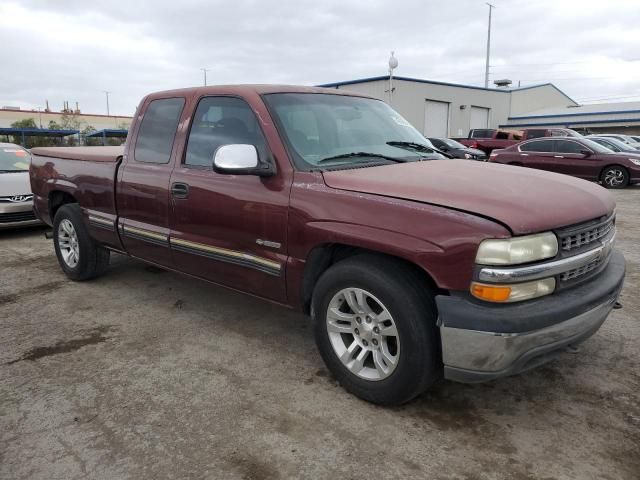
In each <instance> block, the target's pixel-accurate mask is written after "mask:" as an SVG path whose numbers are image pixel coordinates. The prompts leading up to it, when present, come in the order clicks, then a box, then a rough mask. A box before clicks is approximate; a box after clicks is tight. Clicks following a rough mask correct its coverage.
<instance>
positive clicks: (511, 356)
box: [440, 298, 616, 382]
mask: <svg viewBox="0 0 640 480" xmlns="http://www.w3.org/2000/svg"><path fill="white" fill-rule="evenodd" d="M615 301H616V299H615V298H611V299H609V300H607V302H606V303H603V304H602V305H599V306H598V307H596V308H594V309H592V310H589V311H588V312H585V313H583V314H581V315H578V316H577V317H574V318H571V319H569V320H566V321H564V322H561V323H558V324H556V325H552V326H550V327H546V328H542V329H540V330H536V331H533V332H526V333H493V332H480V331H474V330H464V329H460V328H450V327H441V329H440V335H441V338H442V346H443V348H442V350H443V362H444V365H445V377H446V378H449V379H451V380H457V381H461V382H482V381H485V380H490V379H493V378H498V377H503V376H507V375H512V374H515V373H520V372H523V371H525V370H529V369H530V368H534V367H536V366H538V365H540V364H542V363H544V362H546V361H548V360H551V359H552V358H553V356H554V355H555V354H557V353H560V352H561V351H562V350H563V349H565V348H566V347H567V346H569V345H575V344H577V343H579V342H581V341H583V340H586V339H587V338H589V337H590V336H591V335H593V334H594V333H595V332H596V331H597V330H598V329H599V328H600V326H601V325H602V323H603V322H604V321H605V320H606V318H607V316H608V315H609V312H611V309H612V308H613V305H614V303H615Z"/></svg>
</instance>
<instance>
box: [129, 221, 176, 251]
mask: <svg viewBox="0 0 640 480" xmlns="http://www.w3.org/2000/svg"><path fill="white" fill-rule="evenodd" d="M122 232H123V233H124V235H125V236H127V237H130V238H135V239H136V240H142V241H143V242H148V243H153V244H155V245H162V246H163V247H168V246H169V237H168V236H166V235H162V234H160V233H155V232H150V231H149V230H143V229H142V228H135V227H130V226H128V225H124V226H123V227H122Z"/></svg>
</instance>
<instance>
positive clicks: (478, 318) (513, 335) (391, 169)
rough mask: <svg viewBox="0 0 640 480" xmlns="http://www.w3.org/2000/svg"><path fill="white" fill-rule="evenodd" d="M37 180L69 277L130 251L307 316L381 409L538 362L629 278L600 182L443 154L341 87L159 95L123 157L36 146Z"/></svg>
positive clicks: (591, 328) (336, 366)
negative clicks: (435, 387) (443, 381)
mask: <svg viewBox="0 0 640 480" xmlns="http://www.w3.org/2000/svg"><path fill="white" fill-rule="evenodd" d="M30 174H31V185H32V189H33V193H34V204H35V210H36V212H37V215H38V216H39V217H40V218H42V219H43V220H44V221H45V222H47V223H48V224H49V225H51V226H52V227H53V239H54V246H55V251H56V255H57V257H58V261H59V263H60V266H61V268H62V270H63V271H64V272H65V273H66V275H67V276H68V277H69V278H71V279H72V280H88V279H90V278H93V277H96V276H98V275H99V274H101V273H102V272H104V271H105V269H106V268H107V265H108V262H109V254H110V252H118V253H121V254H126V255H130V256H132V257H135V258H138V259H141V260H143V261H145V262H149V263H151V264H155V265H159V266H161V267H163V268H166V269H171V270H175V271H177V272H181V273H185V274H188V275H191V276H194V277H198V278H201V279H204V280H207V281H209V282H212V283H216V284H220V285H224V286H226V287H229V288H232V289H236V290H240V291H243V292H246V293H249V294H251V295H255V296H258V297H261V298H264V299H266V300H269V301H272V302H277V303H280V304H283V305H287V306H289V307H292V308H295V309H298V310H300V311H302V312H305V313H307V314H309V315H310V316H311V318H312V320H313V322H314V332H315V337H316V342H317V345H318V348H319V351H320V353H321V355H322V357H323V359H324V361H325V362H326V364H327V366H328V368H329V369H330V370H331V372H332V374H333V375H334V376H335V378H337V379H338V380H339V381H340V382H341V383H342V384H343V385H344V386H345V387H346V388H347V389H348V390H349V391H351V392H353V393H355V394H356V395H358V396H360V397H361V398H364V399H366V400H369V401H372V402H376V403H380V404H387V405H390V404H400V403H403V402H406V401H408V400H410V399H411V398H413V397H415V396H416V395H418V394H419V393H421V392H422V391H424V390H425V389H427V388H428V387H430V386H431V385H432V384H433V383H434V382H435V381H437V380H438V379H439V378H441V377H442V376H444V377H446V378H449V379H452V380H457V381H463V382H478V381H485V380H489V379H493V378H497V377H502V376H505V375H511V374H515V373H518V372H521V371H524V370H527V369H529V368H532V367H534V366H536V365H539V364H540V363H542V362H544V361H546V360H548V359H549V358H551V357H552V356H553V355H554V354H556V353H559V352H562V351H564V349H566V347H567V346H569V345H574V344H577V343H579V342H580V341H582V340H584V339H586V338H588V337H589V336H591V335H592V334H593V333H594V332H595V331H596V330H598V328H599V327H600V325H601V324H602V323H603V322H604V321H605V319H606V317H607V316H608V314H609V312H610V311H611V309H612V308H613V306H614V304H615V302H616V299H617V297H618V294H619V292H620V289H621V288H622V283H623V279H624V274H625V264H624V258H623V257H622V255H621V254H620V253H619V252H618V251H616V250H615V249H613V243H614V237H615V203H614V200H613V199H612V197H611V195H610V194H609V193H608V192H607V191H606V190H604V189H603V188H601V187H599V186H597V185H594V184H591V183H588V182H585V181H583V180H579V179H575V178H571V177H568V176H565V175H557V174H554V173H548V172H537V171H533V170H528V169H522V168H514V167H509V166H504V165H495V164H488V163H481V162H470V161H466V160H443V159H442V157H441V156H440V155H438V154H437V153H434V152H433V150H432V149H431V148H429V145H427V144H425V140H424V137H423V136H422V135H421V134H420V133H419V132H417V131H416V130H415V129H414V128H413V127H412V126H411V125H410V124H409V123H408V122H407V121H406V120H405V119H403V118H402V117H401V116H400V115H399V114H397V113H396V112H395V111H393V110H392V109H391V108H390V107H389V106H388V105H387V104H385V103H384V102H382V101H379V100H376V99H373V98H367V97H364V96H358V95H355V94H352V93H348V92H343V91H341V90H325V89H320V88H305V87H284V86H226V87H205V88H193V89H185V90H174V91H167V92H161V93H155V94H152V95H149V96H147V97H146V98H144V100H143V101H142V102H141V103H140V105H139V107H138V109H137V111H136V114H135V118H134V122H133V124H132V126H131V130H130V134H129V137H128V139H127V142H126V144H125V146H124V149H119V148H112V147H87V148H35V149H34V150H33V160H32V164H31V169H30ZM129 321H135V319H134V318H131V319H129ZM285 351H286V350H283V353H284V352H285Z"/></svg>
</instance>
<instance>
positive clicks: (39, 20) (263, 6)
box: [0, 0, 640, 114]
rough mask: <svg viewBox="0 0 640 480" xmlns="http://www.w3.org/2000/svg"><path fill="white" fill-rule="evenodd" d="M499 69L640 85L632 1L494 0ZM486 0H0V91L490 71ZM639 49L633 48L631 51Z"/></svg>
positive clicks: (574, 89) (116, 107)
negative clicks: (393, 60) (391, 68)
mask: <svg viewBox="0 0 640 480" xmlns="http://www.w3.org/2000/svg"><path fill="white" fill-rule="evenodd" d="M494 3H495V4H496V5H497V7H498V8H497V9H496V10H495V12H494V13H495V14H494V24H493V26H494V28H493V37H492V45H493V48H492V65H493V67H492V77H493V78H503V77H507V78H511V79H512V80H514V81H515V82H517V81H518V80H519V81H521V82H522V84H523V85H526V84H532V83H540V82H545V81H552V82H554V83H555V84H556V85H558V86H559V87H560V88H561V89H563V90H564V91H566V93H568V94H569V95H571V96H572V97H574V98H577V99H589V98H602V97H616V96H628V95H629V96H630V95H638V96H639V97H638V98H640V91H639V89H638V83H637V80H636V79H637V78H638V77H639V76H640V51H639V50H638V48H637V33H638V29H639V28H640V27H638V25H640V9H638V8H636V7H635V6H634V3H635V2H632V1H622V0H620V1H610V2H607V3H606V4H605V3H604V2H592V1H573V0H564V1H562V2H558V1H551V0H537V1H535V2H532V1H526V0H522V1H520V0H510V1H506V0H495V2H494ZM486 16H487V7H486V5H485V4H484V2H483V1H480V0H474V1H469V0H458V1H448V2H433V1H432V2H428V3H427V2H425V1H424V0H422V1H418V0H416V1H414V0H405V1H395V2H390V1H380V0H372V1H367V2H364V1H349V0H341V1H337V0H327V1H324V2H318V1H315V2H311V1H306V0H299V1H295V0H281V1H267V0H263V1H258V0H236V1H233V2H231V1H228V0H227V1H195V0H183V1H181V2H167V1H164V0H158V1H136V2H131V1H130V2H123V1H112V2H108V3H107V4H104V3H102V4H101V3H99V2H81V1H75V0H73V1H65V2H61V1H58V2H53V1H42V0H41V1H38V0H32V1H29V0H23V1H20V2H11V1H9V2H4V3H3V4H2V5H0V44H1V45H3V48H2V49H1V51H0V65H2V67H1V68H0V105H21V106H23V107H29V106H42V105H43V104H44V101H45V99H48V100H49V101H50V103H51V106H52V107H53V108H56V109H57V108H60V107H61V105H62V101H63V100H69V101H71V102H74V101H76V100H77V101H79V102H80V105H81V107H82V109H83V111H85V112H96V113H102V112H104V110H105V101H104V93H103V90H110V91H112V92H113V93H112V94H111V106H112V112H113V113H118V114H131V113H132V112H133V110H134V108H135V106H136V104H137V103H138V101H139V99H140V98H141V97H142V96H143V95H144V94H146V93H148V92H151V91H155V90H160V89H167V88H176V87H185V86H193V85H198V84H201V82H202V72H201V71H200V70H199V69H200V68H201V67H207V68H208V69H210V72H209V74H208V78H209V82H210V83H262V82H264V83H301V84H317V83H323V82H330V81H336V80H346V79H352V78H359V77H365V76H373V75H383V74H385V73H386V60H387V58H388V55H389V50H395V51H396V55H397V56H398V58H399V60H400V67H399V68H398V71H397V73H398V75H405V76H415V77H422V78H429V79H437V80H445V81H452V82H459V83H471V84H481V83H482V81H483V76H484V53H485V51H484V49H485V41H486ZM634 60H635V61H634Z"/></svg>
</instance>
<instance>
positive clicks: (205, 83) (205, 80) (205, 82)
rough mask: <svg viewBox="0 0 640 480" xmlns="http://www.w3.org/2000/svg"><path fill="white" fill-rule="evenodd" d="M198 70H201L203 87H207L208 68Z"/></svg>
mask: <svg viewBox="0 0 640 480" xmlns="http://www.w3.org/2000/svg"><path fill="white" fill-rule="evenodd" d="M200 70H202V73H204V86H205V87H206V86H207V72H208V71H209V69H208V68H201V69H200Z"/></svg>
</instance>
